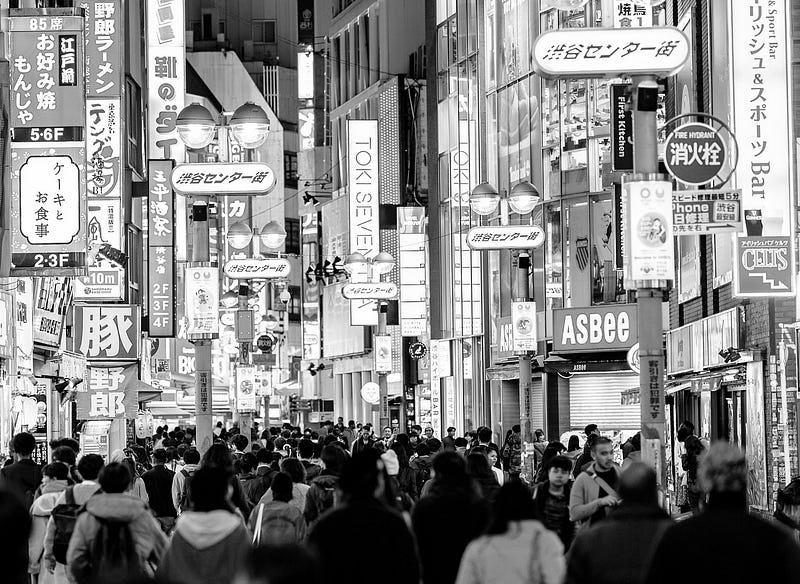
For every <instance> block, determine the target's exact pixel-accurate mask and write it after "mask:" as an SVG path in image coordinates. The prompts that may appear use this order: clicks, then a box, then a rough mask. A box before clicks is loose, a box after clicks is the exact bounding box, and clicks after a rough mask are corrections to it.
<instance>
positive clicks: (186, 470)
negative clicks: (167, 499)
mask: <svg viewBox="0 0 800 584" xmlns="http://www.w3.org/2000/svg"><path fill="white" fill-rule="evenodd" d="M198 468H200V451H199V450H197V449H196V448H190V449H189V450H187V451H186V452H184V453H183V468H182V469H181V470H179V471H178V472H176V473H175V476H174V477H172V504H173V505H174V506H175V511H176V512H177V513H178V514H180V513H181V512H182V511H183V509H182V507H183V505H184V504H188V494H187V493H186V489H185V488H184V485H185V483H186V479H188V478H189V477H191V476H192V475H194V473H195V471H196V470H197V469H198Z"/></svg>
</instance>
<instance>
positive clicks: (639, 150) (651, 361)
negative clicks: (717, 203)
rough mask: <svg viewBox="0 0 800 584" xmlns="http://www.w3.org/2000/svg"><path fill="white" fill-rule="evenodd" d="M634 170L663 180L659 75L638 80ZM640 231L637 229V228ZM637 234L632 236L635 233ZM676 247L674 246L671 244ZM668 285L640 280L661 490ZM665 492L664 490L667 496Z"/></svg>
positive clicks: (650, 454)
mask: <svg viewBox="0 0 800 584" xmlns="http://www.w3.org/2000/svg"><path fill="white" fill-rule="evenodd" d="M633 100H634V101H633V138H634V139H633V168H634V172H635V173H636V174H638V175H644V176H645V177H653V178H655V177H656V176H658V130H657V126H656V110H657V102H658V83H657V80H656V78H655V77H654V76H649V75H641V76H635V77H633ZM633 228H634V229H635V226H633ZM631 235H632V234H631ZM670 243H671V242H670ZM666 285H667V282H664V281H651V280H637V281H636V288H637V290H636V303H637V305H638V308H639V359H640V370H639V397H640V400H639V401H640V404H641V423H642V434H641V440H642V458H643V460H644V461H645V462H647V463H648V464H650V465H651V466H652V467H654V468H655V470H656V476H657V478H658V481H659V485H660V486H661V487H662V489H665V488H666V484H667V469H666V464H665V451H664V448H665V440H664V438H665V431H666V417H665V406H664V351H663V348H662V341H661V338H662V336H663V334H664V331H663V323H662V319H663V317H662V313H661V303H662V302H663V299H664V288H665V287H666ZM662 492H663V491H662Z"/></svg>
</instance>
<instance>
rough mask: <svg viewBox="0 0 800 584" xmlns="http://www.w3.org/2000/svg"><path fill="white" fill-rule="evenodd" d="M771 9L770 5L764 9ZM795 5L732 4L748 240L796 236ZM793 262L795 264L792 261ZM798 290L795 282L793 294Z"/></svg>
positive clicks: (740, 180) (739, 0) (741, 0)
mask: <svg viewBox="0 0 800 584" xmlns="http://www.w3.org/2000/svg"><path fill="white" fill-rule="evenodd" d="M766 4H768V6H767V5H766ZM795 5H796V2H788V1H787V0H774V1H770V2H768V3H765V2H764V1H763V0H736V1H735V2H730V3H729V7H728V8H729V9H728V14H729V16H730V21H729V22H730V35H731V38H733V39H737V40H736V42H732V43H730V56H731V60H730V63H729V70H730V76H731V82H732V88H731V93H730V95H731V105H732V106H733V107H732V110H733V111H732V113H733V130H734V131H735V132H736V137H737V140H738V142H739V144H740V145H741V150H740V152H739V156H740V157H739V164H738V165H737V170H736V172H735V177H736V186H737V187H738V188H740V189H742V206H743V207H744V214H745V226H746V228H747V235H749V236H755V235H764V236H769V237H770V238H771V241H777V240H776V239H774V237H775V236H781V237H790V236H794V223H795V221H794V218H795V205H796V201H797V198H796V195H795V192H794V190H795V188H794V180H793V176H792V168H793V165H794V164H795V163H796V161H795V158H794V153H795V143H794V140H793V139H792V130H791V128H790V124H787V123H785V121H784V120H788V119H792V117H793V114H792V101H791V100H790V96H791V95H792V80H791V71H792V46H793V40H792V25H793V24H794V23H793V22H792V18H791V14H790V9H792V8H794V7H795ZM790 263H793V262H792V260H790ZM791 288H794V285H793V282H792V283H791V285H790V289H791Z"/></svg>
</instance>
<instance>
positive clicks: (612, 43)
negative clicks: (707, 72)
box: [533, 26, 690, 78]
mask: <svg viewBox="0 0 800 584" xmlns="http://www.w3.org/2000/svg"><path fill="white" fill-rule="evenodd" d="M689 53H690V47H689V40H688V39H687V38H686V35H684V34H683V32H681V31H680V30H678V29H677V28H673V27H667V26H664V27H656V28H565V29H558V30H548V31H547V32H544V33H542V34H541V35H539V37H538V38H537V39H536V42H535V43H534V44H533V57H534V62H533V68H534V70H535V71H536V72H537V73H538V74H539V75H541V76H542V77H548V78H555V77H609V78H610V77H620V76H622V75H625V76H628V75H637V74H642V75H657V76H660V77H665V76H669V75H674V74H675V73H677V72H678V71H679V70H680V69H681V67H683V65H684V63H686V60H687V59H688V58H689Z"/></svg>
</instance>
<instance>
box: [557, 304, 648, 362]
mask: <svg viewBox="0 0 800 584" xmlns="http://www.w3.org/2000/svg"><path fill="white" fill-rule="evenodd" d="M638 327H639V319H638V311H637V308H636V305H635V304H620V305H615V306H594V307H586V308H557V309H555V310H553V352H560V353H586V352H596V351H622V350H626V349H630V348H631V347H632V346H633V345H635V344H636V343H637V342H638V340H639V328H638Z"/></svg>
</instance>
